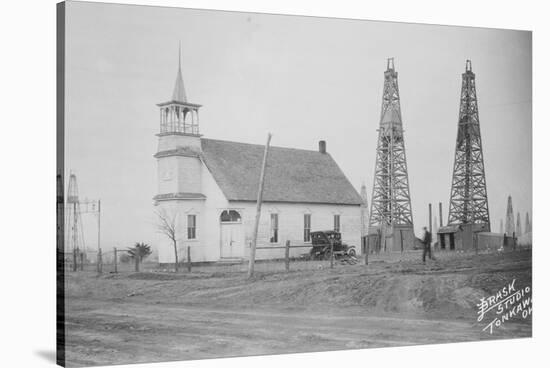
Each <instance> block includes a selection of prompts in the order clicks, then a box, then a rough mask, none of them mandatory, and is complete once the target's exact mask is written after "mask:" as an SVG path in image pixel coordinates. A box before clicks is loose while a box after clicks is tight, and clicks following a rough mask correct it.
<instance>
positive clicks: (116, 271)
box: [114, 247, 118, 273]
mask: <svg viewBox="0 0 550 368" xmlns="http://www.w3.org/2000/svg"><path fill="white" fill-rule="evenodd" d="M116 252H117V250H116V247H115V256H114V261H115V273H118V270H117V264H116V263H117V259H116V258H117V257H116V256H117V254H116Z"/></svg>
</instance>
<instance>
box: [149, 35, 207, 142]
mask: <svg viewBox="0 0 550 368" xmlns="http://www.w3.org/2000/svg"><path fill="white" fill-rule="evenodd" d="M157 106H158V107H159V108H160V134H161V135H168V134H184V135H193V136H200V135H199V108H200V107H201V105H197V104H194V103H190V102H188V101H187V94H186V93H185V86H184V84H183V76H182V73H181V44H180V47H179V57H178V73H177V75H176V83H175V84H174V91H173V92H172V99H171V100H170V101H168V102H163V103H160V104H157Z"/></svg>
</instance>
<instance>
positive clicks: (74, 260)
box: [73, 248, 77, 272]
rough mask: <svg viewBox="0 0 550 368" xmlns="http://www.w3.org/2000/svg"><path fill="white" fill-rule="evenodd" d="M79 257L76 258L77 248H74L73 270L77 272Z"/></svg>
mask: <svg viewBox="0 0 550 368" xmlns="http://www.w3.org/2000/svg"><path fill="white" fill-rule="evenodd" d="M76 265H77V258H76V248H74V249H73V272H76Z"/></svg>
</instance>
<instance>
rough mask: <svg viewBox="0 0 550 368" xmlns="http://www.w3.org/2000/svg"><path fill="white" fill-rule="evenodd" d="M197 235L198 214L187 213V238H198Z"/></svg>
mask: <svg viewBox="0 0 550 368" xmlns="http://www.w3.org/2000/svg"><path fill="white" fill-rule="evenodd" d="M196 237H197V216H196V215H187V239H196Z"/></svg>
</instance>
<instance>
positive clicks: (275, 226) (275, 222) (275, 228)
mask: <svg viewBox="0 0 550 368" xmlns="http://www.w3.org/2000/svg"><path fill="white" fill-rule="evenodd" d="M269 242H270V243H278V242H279V215H278V214H276V213H272V214H271V237H270V238H269Z"/></svg>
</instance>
